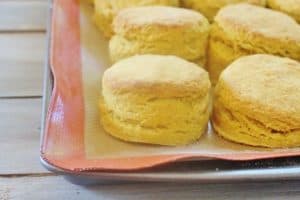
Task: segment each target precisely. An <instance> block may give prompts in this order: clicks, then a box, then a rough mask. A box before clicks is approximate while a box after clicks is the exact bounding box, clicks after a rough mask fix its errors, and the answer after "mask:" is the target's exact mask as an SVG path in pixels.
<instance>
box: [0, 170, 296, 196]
mask: <svg viewBox="0 0 300 200" xmlns="http://www.w3.org/2000/svg"><path fill="white" fill-rule="evenodd" d="M1 190H2V191H1ZM0 194H2V195H3V196H4V197H5V198H6V199H8V200H19V199H20V200H23V199H72V200H73V199H74V200H76V199H89V200H93V199H122V200H126V199H128V200H134V199H139V200H142V199H155V200H160V199H161V200H167V199H172V200H177V199H178V200H182V199H185V200H189V199H209V200H212V199H214V200H219V199H220V200H229V199H230V200H232V199H237V200H240V199H245V200H250V199H262V200H271V199H272V200H274V199H284V200H293V199H295V200H296V199H297V200H298V199H300V182H275V183H254V184H235V185H233V184H220V185H217V184H168V183H157V184H154V183H152V184H146V183H144V184H143V183H139V184H122V185H100V186H88V187H82V186H77V185H72V184H70V183H67V182H66V181H65V180H64V179H63V178H62V177H59V176H47V177H20V178H0ZM0 197H1V196H0ZM5 198H3V199H5ZM0 199H1V198H0Z"/></svg>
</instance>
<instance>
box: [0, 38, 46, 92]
mask: <svg viewBox="0 0 300 200" xmlns="http://www.w3.org/2000/svg"><path fill="white" fill-rule="evenodd" d="M45 38H46V36H45V34H44V33H23V34H17V33H14V34H0V44H1V45H0V69H1V73H0V97H11V96H16V97H19V96H41V94H42V82H43V81H42V80H43V70H44V62H45V52H46V47H45V46H46V41H45Z"/></svg>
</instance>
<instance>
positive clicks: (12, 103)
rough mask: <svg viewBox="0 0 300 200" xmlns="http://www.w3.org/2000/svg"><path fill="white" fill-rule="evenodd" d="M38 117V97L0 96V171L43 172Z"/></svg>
mask: <svg viewBox="0 0 300 200" xmlns="http://www.w3.org/2000/svg"><path fill="white" fill-rule="evenodd" d="M40 118H41V99H0V127H1V131H0V175H3V174H26V173H29V174H31V173H42V172H46V170H45V169H44V168H43V167H42V166H41V165H40V163H39V138H40ZM0 182H1V181H0ZM0 188H1V187H0ZM0 199H1V198H0Z"/></svg>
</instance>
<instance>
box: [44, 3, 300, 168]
mask: <svg viewBox="0 0 300 200" xmlns="http://www.w3.org/2000/svg"><path fill="white" fill-rule="evenodd" d="M53 9H54V12H53V23H52V34H51V38H52V41H51V47H50V49H51V50H50V60H51V68H52V71H53V73H54V82H55V83H54V88H53V93H52V96H51V100H50V106H49V110H48V114H47V119H46V126H45V134H44V136H43V138H42V148H41V156H42V159H43V161H45V162H47V163H49V164H50V165H52V166H55V167H58V168H60V169H65V170H75V171H86V170H88V171H89V170H137V169H144V168H149V167H153V166H156V165H161V164H165V163H169V162H175V161H182V160H199V159H207V158H209V159H211V158H218V159H224V160H242V161H245V160H255V159H266V158H276V157H287V156H296V155H300V149H299V148H294V149H267V148H255V147H250V146H244V145H239V144H235V143H232V142H228V141H226V140H224V139H222V138H220V137H218V136H217V135H216V134H214V133H213V131H212V130H211V128H209V129H208V132H207V134H205V135H204V136H203V137H202V138H201V139H200V140H199V141H198V142H196V143H194V144H191V145H187V146H183V147H163V146H157V145H145V144H134V143H127V142H123V141H121V140H118V139H116V138H113V137H111V136H110V135H109V134H107V133H105V131H104V130H103V129H102V127H101V124H100V116H99V112H98V99H99V95H100V94H101V77H102V73H103V72H104V70H105V69H106V68H107V67H109V66H110V62H109V57H108V47H107V46H108V44H107V40H106V39H105V38H104V37H103V36H102V34H101V33H100V32H99V31H98V30H97V29H96V27H95V26H94V24H93V23H92V20H91V13H92V7H90V6H88V5H86V4H84V3H81V4H80V6H78V1H76V0H66V1H59V0H54V8H53Z"/></svg>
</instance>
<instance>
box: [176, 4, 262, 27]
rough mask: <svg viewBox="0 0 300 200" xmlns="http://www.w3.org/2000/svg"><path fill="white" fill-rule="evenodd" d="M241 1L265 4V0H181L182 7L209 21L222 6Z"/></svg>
mask: <svg viewBox="0 0 300 200" xmlns="http://www.w3.org/2000/svg"><path fill="white" fill-rule="evenodd" d="M241 2H247V3H251V4H255V5H260V6H265V5H266V0H200V1H199V0H181V4H182V6H183V7H185V8H190V9H193V10H196V11H198V12H200V13H202V14H203V15H204V16H205V17H206V18H207V19H208V20H209V21H210V22H212V21H213V19H214V16H215V15H216V14H217V12H218V11H219V10H220V9H221V8H222V7H224V6H226V5H230V4H236V3H241Z"/></svg>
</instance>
